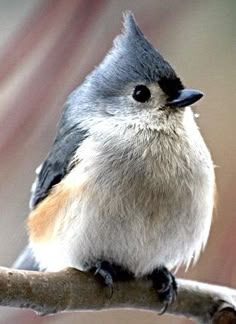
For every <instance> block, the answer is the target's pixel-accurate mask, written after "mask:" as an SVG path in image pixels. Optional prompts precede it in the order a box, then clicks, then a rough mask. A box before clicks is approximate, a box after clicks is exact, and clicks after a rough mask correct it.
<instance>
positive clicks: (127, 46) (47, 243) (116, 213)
mask: <svg viewBox="0 0 236 324" xmlns="http://www.w3.org/2000/svg"><path fill="white" fill-rule="evenodd" d="M202 95H203V94H202V93H201V92H200V91H198V90H192V89H186V88H185V87H184V86H183V84H182V82H181V80H180V79H179V78H178V77H177V75H176V73H175V72H174V70H173V68H172V67H171V66H170V64H169V63H168V62H166V61H165V60H164V59H163V57H162V56H161V55H160V54H159V52H158V51H157V50H155V49H154V47H153V46H152V45H151V44H150V43H149V42H148V41H147V39H146V38H145V37H144V35H143V33H142V32H141V30H140V29H139V27H138V26H137V24H136V22H135V20H134V17H133V15H132V14H130V13H128V14H126V15H125V21H124V32H123V34H122V35H120V36H118V37H117V38H116V39H115V41H114V46H113V48H112V49H111V51H110V52H109V53H108V54H107V55H106V57H105V59H104V60H103V62H102V63H101V64H100V65H99V66H98V67H96V68H95V69H94V70H93V71H92V72H91V73H90V74H89V75H88V76H87V77H86V79H85V81H84V82H83V83H82V84H81V85H80V86H79V87H78V88H77V89H76V90H74V91H73V92H72V94H71V95H70V96H69V98H68V100H67V102H66V104H65V109H64V112H63V114H62V117H61V121H60V123H59V126H58V132H57V136H56V139H55V141H54V144H53V146H52V150H51V152H50V153H49V155H48V156H47V158H46V160H45V161H44V162H43V164H42V166H41V167H40V168H39V169H38V172H37V178H36V181H35V183H34V185H33V192H32V198H31V212H30V215H29V218H28V223H27V225H28V233H29V245H28V247H27V248H26V250H25V252H24V253H23V254H22V255H21V256H20V258H19V259H18V260H17V262H16V263H15V267H17V268H31V269H37V268H38V269H41V270H48V271H58V270H61V269H63V268H65V267H74V268H77V269H80V270H82V271H88V270H91V269H92V270H93V271H94V272H95V274H96V275H97V276H99V277H100V278H103V280H104V282H105V284H106V285H108V286H112V282H113V279H115V278H119V273H123V272H124V273H128V274H129V275H133V276H134V277H136V278H137V277H143V276H148V277H150V278H151V279H152V280H153V285H154V288H155V289H156V290H157V292H158V293H159V297H160V298H161V299H162V300H164V301H165V302H166V304H168V303H169V302H171V301H172V299H173V296H174V295H175V293H176V290H177V285H176V281H175V278H174V276H173V275H172V273H171V272H169V270H167V269H174V268H176V267H179V266H180V265H182V264H185V265H187V266H188V265H189V263H190V262H191V261H192V260H193V261H196V260H197V258H198V256H199V253H200V251H201V250H202V248H203V247H204V246H205V244H206V241H207V238H208V234H209V230H210V225H211V218H212V209H213V200H214V199H213V195H214V181H215V180H214V168H213V163H212V159H211V156H210V154H209V151H208V149H207V147H206V145H205V143H204V141H203V139H202V137H201V135H200V133H199V130H198V127H197V125H196V123H195V120H194V115H193V112H192V110H191V108H190V107H189V105H191V104H193V103H195V102H196V101H197V100H199V99H200V98H201V97H202Z"/></svg>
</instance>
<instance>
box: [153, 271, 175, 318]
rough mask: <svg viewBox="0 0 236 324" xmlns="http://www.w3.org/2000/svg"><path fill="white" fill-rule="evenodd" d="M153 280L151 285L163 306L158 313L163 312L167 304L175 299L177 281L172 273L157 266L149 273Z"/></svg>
mask: <svg viewBox="0 0 236 324" xmlns="http://www.w3.org/2000/svg"><path fill="white" fill-rule="evenodd" d="M150 278H151V279H152V282H153V287H154V289H155V290H156V292H157V294H158V297H159V299H160V301H161V302H163V304H164V306H163V309H162V310H161V312H160V315H162V314H164V313H165V312H166V310H167V308H168V307H169V305H170V304H171V303H172V302H174V301H175V299H176V297H177V291H178V287H177V282H176V280H175V277H174V275H173V274H172V273H171V272H170V271H169V270H167V269H166V268H165V267H159V268H158V269H156V270H154V271H153V273H152V274H151V275H150Z"/></svg>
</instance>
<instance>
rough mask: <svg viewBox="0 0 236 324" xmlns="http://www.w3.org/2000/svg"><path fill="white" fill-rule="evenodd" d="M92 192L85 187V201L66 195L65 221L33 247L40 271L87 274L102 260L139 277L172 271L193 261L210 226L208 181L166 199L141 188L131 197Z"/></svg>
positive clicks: (128, 195) (99, 191)
mask: <svg viewBox="0 0 236 324" xmlns="http://www.w3.org/2000/svg"><path fill="white" fill-rule="evenodd" d="M96 189H98V188H93V189H92V188H88V192H87V194H86V193H85V194H86V197H87V198H80V199H78V198H77V197H76V196H75V197H70V199H69V200H68V204H67V205H66V206H64V207H63V208H62V209H61V210H60V213H61V214H63V219H64V220H66V221H64V222H63V224H62V223H61V224H60V225H58V226H57V236H56V239H54V240H51V241H49V242H47V243H45V244H42V243H40V244H37V243H33V245H32V247H33V250H34V252H35V255H36V258H37V260H38V261H39V263H40V265H41V268H44V269H47V270H50V271H58V270H60V269H63V268H65V267H68V266H71V267H75V268H78V269H80V270H87V269H89V268H90V267H92V266H94V265H95V264H96V262H98V261H100V260H106V261H109V262H114V263H116V264H119V265H121V266H123V267H124V268H126V269H128V270H130V271H131V272H133V273H134V274H135V275H136V276H142V275H145V274H148V273H151V272H152V271H153V270H154V269H155V268H156V267H158V266H160V265H165V266H166V267H168V268H169V269H172V268H173V267H177V266H179V265H181V264H182V263H185V264H187V265H188V264H189V262H191V260H192V259H196V258H197V257H198V255H199V253H200V251H201V248H202V247H203V246H204V245H205V243H206V240H207V237H208V233H209V229H210V223H211V213H212V203H211V201H210V194H211V193H210V187H209V186H208V185H207V182H205V183H203V182H202V183H201V186H196V188H195V189H194V190H193V191H192V192H190V191H189V190H188V189H187V187H186V188H182V190H179V191H178V192H179V194H176V193H175V192H171V191H170V192H169V193H168V196H166V195H163V196H158V195H159V193H158V192H152V191H150V192H148V188H145V187H144V188H140V190H139V195H137V196H136V197H134V192H132V191H131V193H126V194H123V195H122V194H119V193H117V194H114V193H112V192H110V193H109V194H108V195H107V196H106V195H105V194H104V191H103V190H102V188H100V190H96ZM142 192H144V193H145V195H142V194H141V195H140V193H142ZM72 201H73V203H72ZM199 201H200V202H201V203H199Z"/></svg>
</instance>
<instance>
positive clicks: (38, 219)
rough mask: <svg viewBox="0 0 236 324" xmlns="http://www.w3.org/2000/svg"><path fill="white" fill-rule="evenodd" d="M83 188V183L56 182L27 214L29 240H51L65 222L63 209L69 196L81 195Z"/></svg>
mask: <svg viewBox="0 0 236 324" xmlns="http://www.w3.org/2000/svg"><path fill="white" fill-rule="evenodd" d="M74 180H76V179H74ZM75 182H76V181H74V183H75ZM84 189H85V183H82V184H81V183H80V184H76V185H75V184H74V185H72V183H71V181H62V182H60V183H59V184H57V185H56V186H55V187H54V188H53V189H52V190H51V192H50V193H49V195H48V196H47V197H46V198H45V199H44V200H43V201H42V202H40V203H39V204H38V206H37V207H36V208H35V209H34V210H32V211H31V213H30V215H29V218H28V221H27V226H28V232H29V236H30V240H32V241H33V242H36V241H37V242H38V241H41V242H42V241H49V240H52V239H53V238H54V237H55V236H56V235H57V229H58V228H60V227H62V226H63V224H64V223H66V221H65V219H64V218H65V212H63V211H65V210H66V207H67V204H68V203H70V198H71V196H72V195H73V196H74V195H75V194H76V196H78V197H79V196H81V193H82V192H83V191H84Z"/></svg>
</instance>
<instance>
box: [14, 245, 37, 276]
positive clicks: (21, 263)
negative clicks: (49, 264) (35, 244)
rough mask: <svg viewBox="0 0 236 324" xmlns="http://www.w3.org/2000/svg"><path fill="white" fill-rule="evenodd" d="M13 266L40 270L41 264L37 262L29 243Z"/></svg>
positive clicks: (21, 268) (20, 268)
mask: <svg viewBox="0 0 236 324" xmlns="http://www.w3.org/2000/svg"><path fill="white" fill-rule="evenodd" d="M12 268H14V269H19V270H33V271H38V270H39V265H38V263H37V262H36V260H35V258H34V255H33V252H32V250H31V248H30V246H29V245H27V246H26V247H25V248H24V250H23V251H22V252H21V254H20V255H19V256H18V258H17V259H16V261H15V262H14V263H13V265H12Z"/></svg>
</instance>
